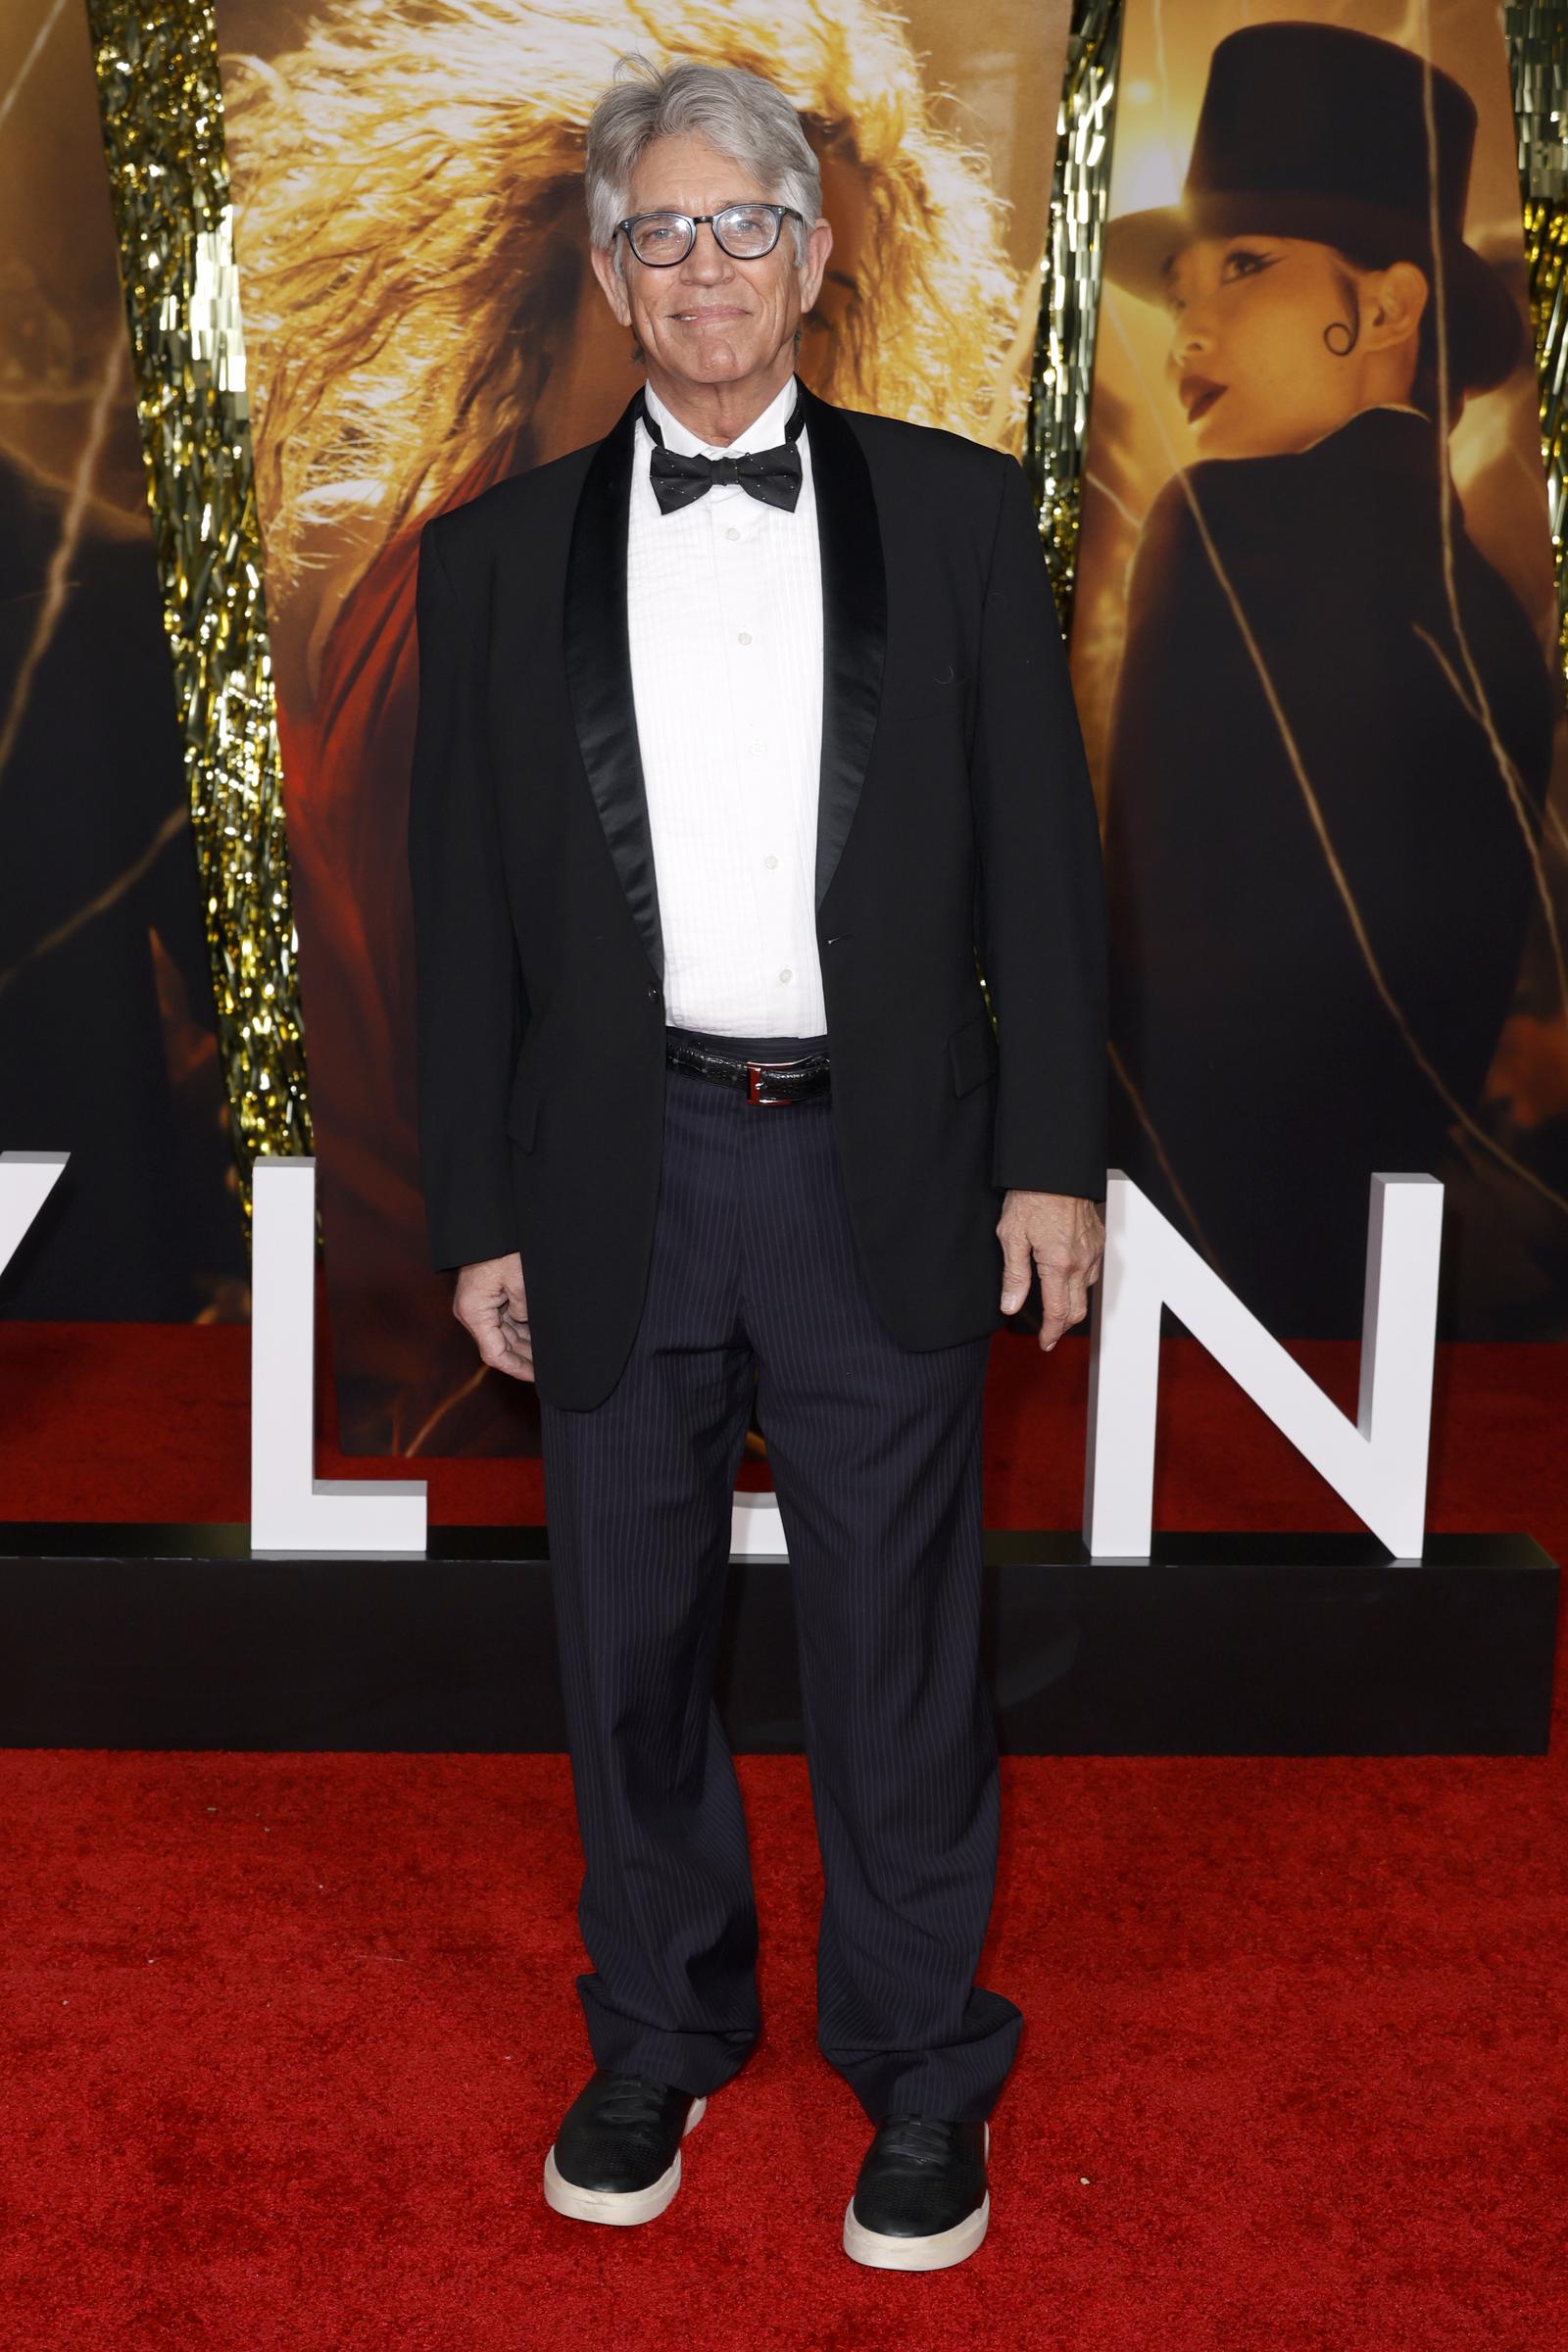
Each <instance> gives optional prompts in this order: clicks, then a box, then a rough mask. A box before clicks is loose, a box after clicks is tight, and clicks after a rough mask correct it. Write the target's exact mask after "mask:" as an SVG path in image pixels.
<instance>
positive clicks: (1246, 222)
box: [1105, 22, 1525, 391]
mask: <svg viewBox="0 0 1568 2352" xmlns="http://www.w3.org/2000/svg"><path fill="white" fill-rule="evenodd" d="M1426 72H1427V68H1426V66H1425V64H1424V62H1423V60H1422V59H1421V58H1419V57H1417V56H1416V55H1415V54H1414V52H1413V51H1411V50H1409V49H1401V48H1400V47H1399V46H1398V45H1397V43H1396V42H1394V41H1384V40H1379V39H1378V38H1377V37H1376V35H1375V34H1372V33H1368V32H1351V31H1348V29H1347V28H1346V27H1345V26H1344V25H1305V24H1298V23H1295V22H1281V23H1277V24H1269V25H1244V26H1243V27H1242V29H1241V30H1240V31H1238V32H1232V33H1228V34H1227V35H1226V37H1225V39H1224V40H1222V41H1221V42H1219V43H1218V45H1217V46H1216V48H1215V50H1214V54H1213V56H1212V57H1211V58H1210V60H1209V67H1208V84H1207V87H1206V88H1205V90H1204V92H1203V104H1202V107H1201V111H1200V114H1199V118H1198V130H1197V133H1196V135H1195V137H1194V140H1193V155H1192V161H1191V163H1190V164H1189V165H1188V167H1187V178H1186V180H1185V182H1184V184H1183V188H1182V199H1181V202H1180V204H1176V205H1166V206H1162V207H1160V208H1158V209H1157V210H1154V211H1151V212H1143V213H1124V214H1122V215H1121V217H1120V218H1119V219H1117V220H1114V221H1108V222H1107V223H1106V227H1105V270H1106V274H1107V275H1108V276H1109V278H1110V280H1111V282H1112V283H1113V284H1114V285H1118V286H1125V287H1126V288H1127V289H1128V290H1129V292H1131V293H1134V294H1140V295H1142V296H1144V297H1145V299H1146V300H1149V301H1152V302H1157V301H1158V300H1159V299H1160V297H1161V295H1162V294H1163V292H1164V271H1165V269H1166V266H1167V265H1168V263H1169V261H1170V259H1171V257H1172V256H1173V255H1174V254H1176V253H1178V252H1179V251H1180V250H1181V248H1182V247H1183V246H1184V245H1187V244H1189V243H1191V241H1192V240H1193V238H1195V237H1223V236H1235V235H1238V234H1244V235H1245V234H1250V235H1253V236H1281V237H1310V238H1312V239H1313V240H1314V241H1316V242H1317V243H1320V244H1324V245H1343V246H1348V247H1349V248H1350V249H1351V250H1352V251H1353V252H1356V253H1360V252H1362V251H1364V250H1367V249H1370V251H1371V252H1373V253H1375V254H1376V255H1377V258H1378V261H1379V263H1380V265H1381V264H1383V263H1386V262H1393V261H1410V262H1417V263H1419V264H1420V265H1421V267H1422V268H1423V269H1424V270H1426V272H1427V276H1428V278H1429V279H1430V278H1431V277H1432V274H1433V256H1432V236H1431V189H1430V183H1429V180H1428V172H1427V158H1428V139H1427V127H1426V107H1425V98H1424V90H1423V82H1424V78H1425V74H1426ZM1431 73H1432V116H1433V127H1434V132H1435V146H1436V151H1437V176H1438V229H1439V243H1440V249H1441V253H1442V258H1443V290H1444V310H1445V314H1446V322H1447V345H1448V365H1449V368H1450V370H1451V372H1452V378H1453V383H1454V389H1455V390H1456V391H1457V390H1460V389H1470V390H1475V391H1481V390H1484V389H1485V388H1486V387H1487V386H1488V385H1490V384H1499V383H1501V382H1502V380H1503V378H1504V376H1506V375H1508V374H1510V373H1511V372H1512V370H1513V369H1514V368H1516V367H1517V366H1518V364H1519V362H1520V360H1521V359H1522V358H1523V357H1524V354H1525V337H1524V330H1523V323H1522V321H1521V319H1520V317H1519V311H1518V306H1517V304H1516V303H1515V302H1514V299H1513V297H1512V296H1511V295H1510V293H1509V292H1508V289H1507V287H1506V286H1505V285H1504V284H1503V282H1502V280H1501V278H1500V277H1499V276H1498V275H1497V273H1496V271H1495V270H1493V269H1492V268H1491V266H1490V264H1488V263H1487V262H1485V261H1483V260H1482V258H1481V256H1480V254H1478V253H1477V252H1475V251H1474V250H1473V248H1472V247H1470V246H1468V245H1467V244H1466V243H1465V242H1464V213H1465V199H1466V196H1467V194H1468V191H1469V186H1470V156H1471V151H1472V149H1473V147H1474V145H1475V131H1476V110H1475V107H1474V105H1473V104H1472V103H1471V100H1470V98H1469V96H1468V94H1467V93H1466V92H1465V91H1464V90H1462V89H1461V88H1460V86H1459V84H1458V83H1457V82H1456V81H1455V80H1454V79H1453V77H1452V75H1451V74H1448V73H1441V72H1440V71H1439V70H1438V69H1437V68H1436V67H1433V68H1432V69H1431ZM1433 299H1434V300H1435V299H1436V293H1435V289H1434V296H1433Z"/></svg>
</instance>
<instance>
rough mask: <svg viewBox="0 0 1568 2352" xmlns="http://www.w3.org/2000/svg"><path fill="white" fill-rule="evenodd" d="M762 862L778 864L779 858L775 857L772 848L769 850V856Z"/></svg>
mask: <svg viewBox="0 0 1568 2352" xmlns="http://www.w3.org/2000/svg"><path fill="white" fill-rule="evenodd" d="M762 863H763V864H764V865H777V863H778V859H777V858H775V857H774V855H773V853H772V851H771V850H769V851H768V853H767V856H766V857H765V858H763V859H762Z"/></svg>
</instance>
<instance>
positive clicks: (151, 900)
mask: <svg viewBox="0 0 1568 2352" xmlns="http://www.w3.org/2000/svg"><path fill="white" fill-rule="evenodd" d="M0 102H3V116H4V135H3V137H0V255H3V257H4V259H3V260H0V281H3V287H4V299H3V301H0V1148H3V1149H6V1150H12V1151H32V1152H46V1151H57V1152H58V1151H64V1152H70V1154H71V1158H70V1163H69V1165H68V1167H67V1169H66V1172H65V1175H64V1176H63V1177H62V1178H61V1180H60V1182H59V1183H58V1184H57V1185H56V1187H55V1189H54V1191H53V1193H52V1194H51V1196H50V1198H49V1201H47V1202H46V1204H45V1206H44V1209H43V1211H42V1213H41V1215H40V1216H39V1218H38V1220H37V1222H36V1224H35V1226H34V1227H33V1229H32V1231H31V1232H30V1233H29V1234H28V1236H27V1238H26V1240H25V1242H24V1244H23V1246H22V1248H21V1250H19V1251H18V1253H17V1255H16V1257H15V1258H14V1259H13V1261H12V1263H11V1265H10V1266H9V1267H8V1268H7V1270H6V1272H5V1274H4V1275H3V1276H0V1312H4V1313H5V1314H7V1315H9V1316H18V1317H21V1316H36V1317H41V1318H54V1317H66V1318H71V1319H111V1320H119V1319H125V1318H128V1319H132V1320H148V1321H156V1322H186V1321H192V1320H197V1319H209V1318H212V1317H214V1316H241V1315H243V1314H244V1313H245V1312H246V1302H247V1285H246V1270H245V1251H244V1225H243V1218H242V1215H241V1211H240V1204H239V1197H238V1187H237V1183H236V1181H235V1172H234V1165H233V1156H232V1152H231V1151H230V1147H229V1137H228V1126H227V1109H226V1105H225V1101H224V1092H223V1085H222V1077H221V1070H220V1067H219V1061H218V1046H217V1035H216V1019H215V1012H214V1005H213V996H212V981H211V975H210V969H209V964H208V956H207V946H206V941H205V938H204V936H203V929H202V918H201V891H200V885H199V882H198V877H197V871H196V860H195V856H194V852H193V849H192V843H191V834H190V821H189V808H188V802H187V798H186V785H185V777H184V770H183V766H182V762H181V757H180V739H179V731H178V726H177V722H176V715H175V700H174V683H173V675H172V665H171V662H170V655H169V646H168V641H167V639H166V637H165V634H164V625H163V615H162V607H161V601H160V595H159V586H158V578H157V571H156V564H155V561H154V552H153V534H152V525H151V520H150V517H149V514H148V507H147V476H146V470H145V467H144V466H143V462H142V452H141V440H140V435H139V431H138V428H137V422H136V410H135V394H134V387H133V384H132V378H131V368H130V348H129V339H128V336H127V332H126V325H125V314H124V308H123V302H122V298H121V287H120V276H119V264H118V260H117V253H116V242H115V228H114V219H113V214H112V211H111V207H110V198H109V181H108V174H107V172H106V170H105V166H104V156H103V146H102V140H101V137H100V133H99V119H98V105H97V96H96V91H95V87H94V81H93V63H92V50H91V45H90V41H89V37H88V30H87V18H86V11H85V10H84V9H83V8H82V7H80V6H74V7H65V8H61V7H58V6H53V5H51V0H16V5H15V6H13V7H11V8H9V9H8V10H7V11H6V12H5V15H4V17H3V18H0Z"/></svg>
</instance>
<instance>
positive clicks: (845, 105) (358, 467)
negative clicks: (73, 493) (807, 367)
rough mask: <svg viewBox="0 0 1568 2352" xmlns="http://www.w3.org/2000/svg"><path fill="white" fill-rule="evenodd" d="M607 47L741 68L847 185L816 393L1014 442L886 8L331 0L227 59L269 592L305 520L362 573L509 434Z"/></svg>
mask: <svg viewBox="0 0 1568 2352" xmlns="http://www.w3.org/2000/svg"><path fill="white" fill-rule="evenodd" d="M628 51H638V52H641V53H642V54H643V55H645V56H647V57H649V58H650V59H652V60H653V61H654V62H656V63H658V64H661V65H662V64H667V63H669V62H671V61H672V60H674V59H676V58H680V57H693V58H700V59H703V60H706V61H707V62H709V63H712V64H724V65H732V66H741V67H745V68H747V69H749V70H750V71H752V72H754V73H760V74H762V75H765V76H766V77H767V78H768V79H769V80H771V81H772V82H774V83H775V84H776V85H777V86H778V87H779V88H781V89H783V90H784V91H785V92H786V93H788V94H789V95H790V96H791V97H792V98H793V100H794V102H795V104H796V106H797V107H798V108H799V110H800V112H801V115H802V118H803V121H804V123H805V125H806V128H807V132H808V136H809V138H810V140H811V143H812V146H813V147H814V148H815V150H816V152H817V153H818V155H819V156H822V157H833V158H838V159H842V160H845V161H847V162H849V163H851V164H852V165H854V166H855V167H857V168H858V172H860V174H861V175H862V178H863V186H864V192H865V201H866V211H867V219H866V234H865V240H864V252H863V258H862V264H861V268H860V270H859V272H858V281H857V287H856V290H855V292H854V294H853V296H852V298H851V300H850V302H849V304H848V306H847V308H846V311H845V313H844V316H843V318H842V319H841V320H840V321H839V323H838V327H837V331H836V332H835V333H834V335H833V337H832V338H831V340H830V342H829V343H828V345H827V352H826V363H825V366H816V367H814V368H813V370H812V378H813V383H814V388H815V389H816V390H817V391H818V392H820V393H821V394H822V395H823V396H824V397H825V398H826V399H828V400H832V401H836V402H839V403H841V404H843V405H845V406H848V407H854V408H863V409H872V410H879V411H882V412H884V413H886V414H890V415H893V416H899V417H907V418H908V419H910V420H911V421H913V422H916V423H924V424H937V425H945V426H948V427H949V428H951V429H953V430H955V431H957V432H962V433H966V434H968V435H969V436H970V437H971V438H975V439H981V440H988V441H993V442H994V443H996V445H998V446H1005V447H1015V446H1016V441H1017V435H1018V430H1019V426H1020V422H1021V416H1022V406H1023V398H1024V394H1023V387H1022V383H1021V381H1019V380H1014V381H1013V382H1012V383H1010V384H1009V383H1007V382H1006V381H1005V377H1006V375H1007V373H1008V370H1009V368H1011V369H1012V372H1013V374H1014V377H1015V379H1016V376H1017V370H1016V367H1015V364H1014V362H1013V358H1012V347H1013V345H1014V342H1015V337H1016V334H1017V329H1018V323H1019V306H1020V301H1021V299H1022V294H1023V287H1022V281H1021V275H1020V273H1019V272H1018V271H1017V270H1014V269H1013V268H1012V267H1011V265H1010V264H1009V262H1008V261H1007V259H1006V255H1005V247H1004V241H1003V216H1004V212H1005V207H1004V206H1003V204H1002V202H1001V200H1000V199H999V198H998V197H997V196H996V195H995V193H994V192H993V189H992V186H991V182H990V175H989V170H988V166H987V162H986V159H985V158H984V156H983V155H980V154H978V153H976V152H971V151H969V150H967V149H965V148H964V147H963V146H961V145H960V143H959V142H958V141H957V140H956V139H955V138H954V137H953V136H952V134H951V133H950V132H948V131H947V130H945V129H943V128H941V127H940V126H939V124H938V123H937V122H936V120H935V119H934V115H933V111H932V107H931V102H930V100H929V99H928V97H927V95H926V92H925V89H924V87H923V84H922V82H921V78H920V70H919V65H918V62H917V60H916V58H915V55H914V52H913V50H912V48H911V46H910V44H909V40H908V37H907V32H906V30H905V28H904V26H903V25H902V24H901V23H900V21H899V20H898V18H897V17H895V16H894V15H892V14H891V13H890V12H888V11H886V10H884V9H881V8H878V7H876V6H874V5H871V0H843V4H842V5H836V6H834V7H833V8H831V9H830V8H826V7H822V6H818V5H814V4H813V0H803V4H801V5H796V6H788V5H785V6H782V7H780V6H769V5H766V4H765V0H764V4H762V5H759V4H757V0H750V4H748V0H739V4H738V5H731V4H728V0H726V4H724V5H718V4H715V0H684V4H683V5H680V6H678V7H660V8H658V9H655V8H652V7H638V6H635V5H629V4H627V0H597V4H588V5H581V4H580V5H577V6H564V5H548V4H546V5H539V4H537V0H534V4H529V5H521V4H519V0H416V4H405V5H400V6H395V5H388V4H387V0H327V4H326V5H324V6H323V7H322V8H321V9H320V11H319V15H318V16H317V18H316V20H315V22H314V24H313V25H312V26H311V28H310V30H309V32H308V33H307V35H306V37H305V39H304V41H303V42H302V43H301V45H300V46H299V47H298V48H296V49H294V50H292V51H290V52H288V53H287V54H286V55H284V56H281V57H279V58H278V59H276V60H275V61H273V62H270V63H268V62H264V61H263V60H261V59H258V58H255V57H237V56H226V57H225V59H224V61H223V62H224V82H225V114H226V118H227V123H228V128H229V154H230V162H231V166H232V168H233V170H234V173H235V197H236V211H237V218H238V224H239V227H238V233H239V244H240V261H241V269H242V278H243V286H244V298H245V321H246V330H247V336H248V339H249V341H250V343H251V345H252V349H253V352H254V354H255V356H256V358H257V360H258V361H259V363H260V365H259V367H258V369H257V373H258V377H259V381H258V386H257V428H258V429H257V435H256V459H257V481H258V495H259V499H260V503H261V509H262V514H263V517H264V521H265V524H266V529H267V560H268V569H269V576H270V580H271V581H272V582H273V584H274V586H276V585H281V584H286V583H287V582H288V581H289V580H290V579H292V578H295V577H297V576H298V574H299V573H300V572H301V571H302V570H304V569H308V568H309V567H310V564H311V561H312V559H311V556H310V554H309V552H308V544H309V541H310V540H311V539H312V538H313V537H314V536H316V535H317V534H319V532H321V531H323V530H324V531H326V532H327V533H328V534H332V533H333V532H334V530H335V529H341V530H343V531H344V532H346V533H348V534H349V535H350V536H351V537H352V538H353V539H354V540H355V541H356V542H358V544H359V548H360V555H361V558H362V560H363V563H364V564H367V565H368V564H369V563H370V562H372V561H373V559H374V556H375V554H376V553H377V552H378V550H379V549H380V548H381V547H384V546H385V545H386V543H387V541H388V540H389V539H391V538H392V537H393V536H394V535H395V534H396V533H397V532H398V531H399V530H400V529H401V528H402V527H403V526H404V525H405V524H406V523H407V522H408V520H409V518H410V517H411V516H412V515H416V514H419V513H423V512H426V511H430V512H433V511H436V510H438V509H439V508H440V507H441V506H442V504H443V502H444V499H445V496H446V494H447V493H448V491H449V490H450V489H451V487H452V485H453V484H454V483H455V482H456V481H457V480H458V479H459V478H460V476H461V475H462V474H463V473H464V472H465V471H466V468H467V467H468V466H470V465H471V463H472V461H473V459H474V457H475V455H476V454H477V453H478V452H479V451H480V450H482V449H484V448H486V447H488V446H490V445H491V444H492V443H493V442H494V441H496V440H497V439H499V438H501V437H503V436H505V435H508V434H511V433H515V432H516V431H517V430H518V429H519V427H522V426H525V425H526V423H527V420H528V417H529V416H530V414H531V413H532V411H533V409H534V407H535V404H536V403H537V401H538V399H539V396H540V393H541V390H542V388H543V386H544V385H545V383H546V382H547V380H548V378H549V375H550V372H551V369H552V368H553V367H554V366H555V364H556V363H557V361H558V360H559V359H560V357H561V355H562V352H563V350H564V346H565V343H566V341H567V339H568V337H569V332H570V327H571V321H572V313H573V307H574V304H575V300H576V293H577V286H578V280H579V276H580V273H581V271H582V270H585V269H586V267H587V264H586V251H587V242H586V240H587V228H586V221H585V218H584V210H583V197H582V160H583V141H584V134H585V130H586V126H587V123H588V118H589V116H590V115H591V113H592V111H593V108H594V105H595V103H596V101H597V100H598V98H599V97H600V96H601V95H602V93H603V91H604V89H605V87H606V86H607V84H608V82H609V81H610V78H611V75H612V72H613V67H614V62H615V59H616V58H617V57H618V56H620V55H622V54H624V53H626V52H628ZM629 389H630V379H629V377H628V390H629ZM583 437H584V438H586V437H587V436H586V435H585V436H583Z"/></svg>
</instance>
